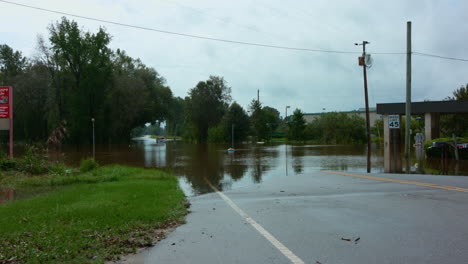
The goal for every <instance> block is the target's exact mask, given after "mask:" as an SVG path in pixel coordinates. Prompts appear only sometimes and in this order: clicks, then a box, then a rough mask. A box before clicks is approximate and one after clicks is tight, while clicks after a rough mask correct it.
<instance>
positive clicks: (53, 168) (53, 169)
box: [49, 162, 67, 175]
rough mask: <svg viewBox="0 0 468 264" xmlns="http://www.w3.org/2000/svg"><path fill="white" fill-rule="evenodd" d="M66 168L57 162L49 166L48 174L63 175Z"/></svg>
mask: <svg viewBox="0 0 468 264" xmlns="http://www.w3.org/2000/svg"><path fill="white" fill-rule="evenodd" d="M66 170H67V168H66V167H65V165H64V164H63V163H60V162H57V163H54V164H51V165H50V166H49V173H50V174H52V175H65V172H66Z"/></svg>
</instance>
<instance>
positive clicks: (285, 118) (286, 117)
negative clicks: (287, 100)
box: [284, 105, 291, 123]
mask: <svg viewBox="0 0 468 264" xmlns="http://www.w3.org/2000/svg"><path fill="white" fill-rule="evenodd" d="M288 108H291V106H290V105H288V106H286V116H285V117H284V120H285V122H286V123H288Z"/></svg>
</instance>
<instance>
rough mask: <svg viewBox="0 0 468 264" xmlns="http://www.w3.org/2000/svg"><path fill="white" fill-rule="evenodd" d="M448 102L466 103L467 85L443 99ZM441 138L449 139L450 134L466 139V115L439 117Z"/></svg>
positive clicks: (467, 95)
mask: <svg viewBox="0 0 468 264" xmlns="http://www.w3.org/2000/svg"><path fill="white" fill-rule="evenodd" d="M445 100H449V101H468V84H467V85H466V86H462V87H460V88H459V89H457V90H455V91H454V92H453V96H449V97H447V98H445ZM440 121H441V130H442V136H446V137H451V136H452V134H455V135H456V136H460V137H468V114H467V113H461V114H451V115H443V116H441V120H440Z"/></svg>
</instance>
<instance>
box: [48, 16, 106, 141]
mask: <svg viewBox="0 0 468 264" xmlns="http://www.w3.org/2000/svg"><path fill="white" fill-rule="evenodd" d="M49 34H50V37H49V41H50V43H51V47H50V51H51V54H52V59H53V60H54V61H55V62H56V63H57V64H58V65H59V66H60V70H61V71H64V72H67V73H70V74H71V76H72V79H73V82H72V83H68V85H67V86H65V87H63V88H62V90H65V91H64V93H65V94H66V96H67V97H68V98H69V101H68V102H67V104H68V113H66V116H67V119H68V123H69V125H70V136H71V138H72V140H73V141H74V142H76V143H80V142H82V141H84V139H86V138H88V140H90V138H91V137H90V135H89V131H90V129H91V122H90V120H91V118H95V119H96V121H97V123H98V124H102V123H101V121H102V120H103V119H104V115H105V112H104V108H103V107H102V106H103V104H102V102H103V101H104V99H105V94H106V90H107V89H108V87H109V84H110V83H111V79H112V78H111V76H112V64H111V59H110V58H111V54H112V51H111V50H110V49H109V47H108V44H109V42H110V39H111V37H110V36H109V35H108V34H107V33H106V32H105V31H104V30H103V29H102V28H100V29H99V30H98V32H97V33H90V32H83V31H81V30H80V29H79V27H78V24H77V23H76V22H74V21H70V20H68V19H67V18H65V17H63V18H62V20H61V21H60V22H57V23H55V24H52V25H51V26H50V27H49ZM97 130H101V126H98V127H97ZM102 134H103V133H99V132H98V133H97V135H102Z"/></svg>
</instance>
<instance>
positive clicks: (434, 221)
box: [135, 172, 468, 264]
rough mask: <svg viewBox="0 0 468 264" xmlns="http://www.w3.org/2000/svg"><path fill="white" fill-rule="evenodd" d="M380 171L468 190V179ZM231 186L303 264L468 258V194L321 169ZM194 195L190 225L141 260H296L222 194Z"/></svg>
mask: <svg viewBox="0 0 468 264" xmlns="http://www.w3.org/2000/svg"><path fill="white" fill-rule="evenodd" d="M372 175H373V176H377V177H385V178H393V179H401V180H411V181H417V182H422V183H434V184H441V185H449V186H456V187H461V188H468V177H456V176H429V175H390V174H372ZM224 194H225V195H227V196H228V197H229V198H230V199H231V200H232V201H233V202H234V203H235V204H236V205H237V206H238V207H239V208H240V209H241V210H242V211H243V212H245V213H246V214H248V215H249V216H250V217H251V218H252V219H254V220H255V221H256V222H257V223H258V224H259V225H261V226H262V227H263V228H264V229H265V230H267V231H268V232H269V233H270V234H271V235H273V236H274V237H275V238H276V239H277V240H278V241H279V242H281V243H282V244H283V245H284V246H285V247H287V248H288V249H289V250H290V251H291V252H292V253H294V254H295V255H296V256H297V257H298V258H300V260H302V261H303V262H304V263H323V264H324V263H360V264H362V263H438V264H439V263H468V192H461V191H453V190H446V189H440V188H433V187H427V186H418V185H413V184H402V183H395V182H385V181H379V180H373V179H363V178H356V177H351V176H344V175H337V174H330V173H325V172H317V173H312V174H307V175H295V176H291V177H288V178H278V179H271V180H268V181H266V182H263V183H261V184H257V185H253V186H249V187H245V188H239V189H236V190H231V191H227V192H225V193H224ZM190 202H191V203H192V206H191V213H190V214H189V215H188V216H187V223H186V224H185V225H182V226H180V227H179V228H177V230H176V231H174V232H173V233H171V234H170V235H169V236H168V237H167V239H165V240H164V241H161V242H160V243H158V244H157V245H156V246H155V247H153V248H151V249H149V250H146V251H144V252H143V253H141V254H140V255H139V256H137V258H135V262H138V261H137V260H139V261H140V262H144V263H168V264H171V263H177V264H182V263H292V262H291V260H290V259H288V258H287V257H286V256H285V255H283V254H282V253H281V252H280V251H279V250H278V249H277V248H276V247H275V246H274V245H273V244H272V243H270V242H269V241H268V240H267V239H266V238H265V237H264V236H262V235H261V234H260V233H259V232H258V231H257V230H256V229H254V228H253V227H252V225H251V224H250V223H248V221H246V219H245V218H243V217H242V216H241V215H239V214H238V213H237V212H236V211H235V210H233V209H232V208H231V207H230V206H229V205H228V203H226V201H224V200H223V199H222V198H221V197H220V196H219V195H218V194H217V193H210V194H206V195H202V196H197V197H192V198H190ZM342 238H344V239H351V241H350V242H348V241H346V240H342ZM357 238H360V239H359V240H358V241H357V242H354V240H356V239H357Z"/></svg>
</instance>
